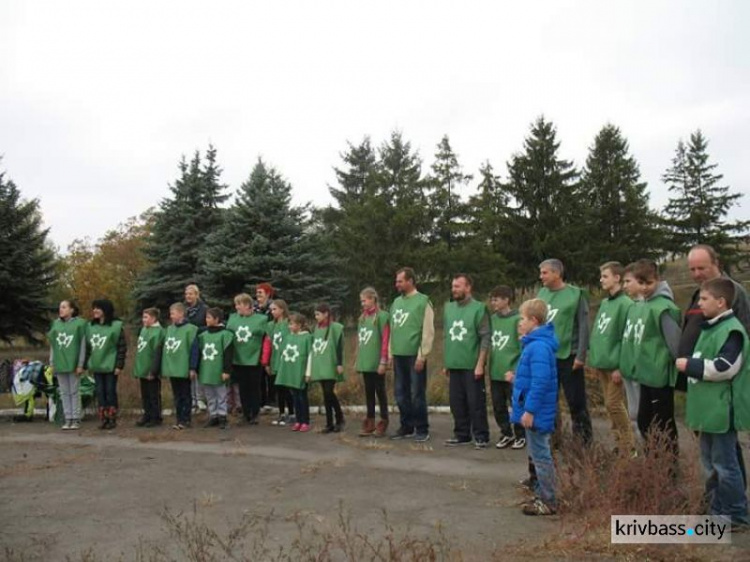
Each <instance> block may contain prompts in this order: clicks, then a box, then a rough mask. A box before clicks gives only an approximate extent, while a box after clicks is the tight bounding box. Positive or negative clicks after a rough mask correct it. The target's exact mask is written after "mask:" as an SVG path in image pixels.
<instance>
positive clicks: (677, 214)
mask: <svg viewBox="0 0 750 562" xmlns="http://www.w3.org/2000/svg"><path fill="white" fill-rule="evenodd" d="M717 167H718V164H710V163H709V155H708V140H707V139H706V138H705V137H704V136H703V133H702V132H701V131H700V130H698V131H696V132H695V133H692V134H691V135H690V142H689V143H688V145H687V146H685V144H684V143H683V142H682V141H679V142H678V144H677V149H676V151H675V156H674V158H673V159H672V166H671V167H670V168H669V169H668V170H667V171H666V172H665V173H664V175H663V176H662V180H663V181H664V183H665V184H667V186H668V187H669V191H670V192H672V193H673V194H674V196H673V197H672V198H670V200H669V202H668V203H667V205H666V207H665V208H664V218H665V221H664V222H665V224H666V227H667V229H668V238H669V240H668V249H669V250H671V251H672V252H674V253H676V254H684V253H686V252H687V251H688V250H689V249H690V247H691V246H693V245H695V244H710V245H711V246H713V247H714V248H715V249H716V250H717V251H718V252H719V254H720V255H721V256H722V261H723V262H724V263H725V264H731V263H733V262H735V261H736V260H737V257H738V252H739V251H738V249H737V243H738V241H739V240H740V238H741V236H743V235H746V234H747V231H748V227H749V226H750V221H733V222H730V221H727V220H726V217H727V214H728V212H729V210H730V209H731V208H732V207H733V206H735V205H736V204H737V202H738V200H739V199H740V198H741V197H742V194H741V193H732V192H730V188H729V186H722V185H720V182H721V180H722V179H723V177H724V176H723V175H721V174H717V173H715V172H714V170H716V168H717Z"/></svg>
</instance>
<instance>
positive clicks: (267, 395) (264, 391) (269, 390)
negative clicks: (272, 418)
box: [260, 377, 276, 406]
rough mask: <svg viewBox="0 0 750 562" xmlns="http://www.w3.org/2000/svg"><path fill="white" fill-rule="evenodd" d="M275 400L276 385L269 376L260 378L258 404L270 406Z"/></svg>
mask: <svg viewBox="0 0 750 562" xmlns="http://www.w3.org/2000/svg"><path fill="white" fill-rule="evenodd" d="M274 402H276V385H274V384H273V381H272V380H271V379H270V378H269V377H263V378H261V379H260V404H261V406H270V405H271V404H273V403H274Z"/></svg>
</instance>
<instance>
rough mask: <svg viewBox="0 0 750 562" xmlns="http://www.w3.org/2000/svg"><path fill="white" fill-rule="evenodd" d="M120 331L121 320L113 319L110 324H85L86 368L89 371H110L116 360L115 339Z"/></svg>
mask: <svg viewBox="0 0 750 562" xmlns="http://www.w3.org/2000/svg"><path fill="white" fill-rule="evenodd" d="M120 333H122V322H120V321H119V320H113V321H112V323H111V324H99V323H97V324H92V323H90V322H89V323H88V324H86V341H87V342H88V345H89V349H90V350H91V355H89V362H88V370H89V372H91V373H111V372H112V371H114V370H115V362H116V361H117V341H118V340H119V339H120Z"/></svg>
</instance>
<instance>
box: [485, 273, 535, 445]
mask: <svg viewBox="0 0 750 562" xmlns="http://www.w3.org/2000/svg"><path fill="white" fill-rule="evenodd" d="M512 298H513V290H512V289H511V288H510V287H508V286H506V285H500V286H499V287H495V288H494V289H492V291H491V292H490V309H491V310H492V316H490V327H491V329H492V345H491V347H490V390H491V393H492V411H493V413H494V414H495V422H496V423H497V426H498V427H499V428H500V439H498V441H497V443H496V444H495V447H497V448H498V449H505V448H506V447H508V446H510V447H511V448H513V449H523V448H524V447H525V446H526V432H525V430H524V428H523V426H522V425H521V424H518V423H516V424H513V426H512V428H511V424H510V417H509V416H508V404H509V403H510V404H511V405H512V402H513V400H512V397H513V386H512V385H511V383H509V382H508V381H507V380H506V379H507V378H508V375H509V374H510V378H512V376H513V371H515V370H516V365H517V364H518V358H519V357H520V356H521V341H520V339H519V335H518V320H519V319H520V316H519V315H518V311H517V310H512V309H511V308H510V301H511V299H512Z"/></svg>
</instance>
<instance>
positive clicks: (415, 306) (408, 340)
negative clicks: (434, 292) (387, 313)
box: [391, 293, 430, 357]
mask: <svg viewBox="0 0 750 562" xmlns="http://www.w3.org/2000/svg"><path fill="white" fill-rule="evenodd" d="M429 304H430V299H428V298H427V295H423V294H422V293H414V294H413V295H411V296H410V297H404V296H401V297H398V298H397V299H396V300H395V301H393V304H392V305H391V355H404V356H410V357H411V356H416V355H418V353H419V347H420V346H421V345H422V324H423V323H424V313H425V310H427V306H428V305H429Z"/></svg>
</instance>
